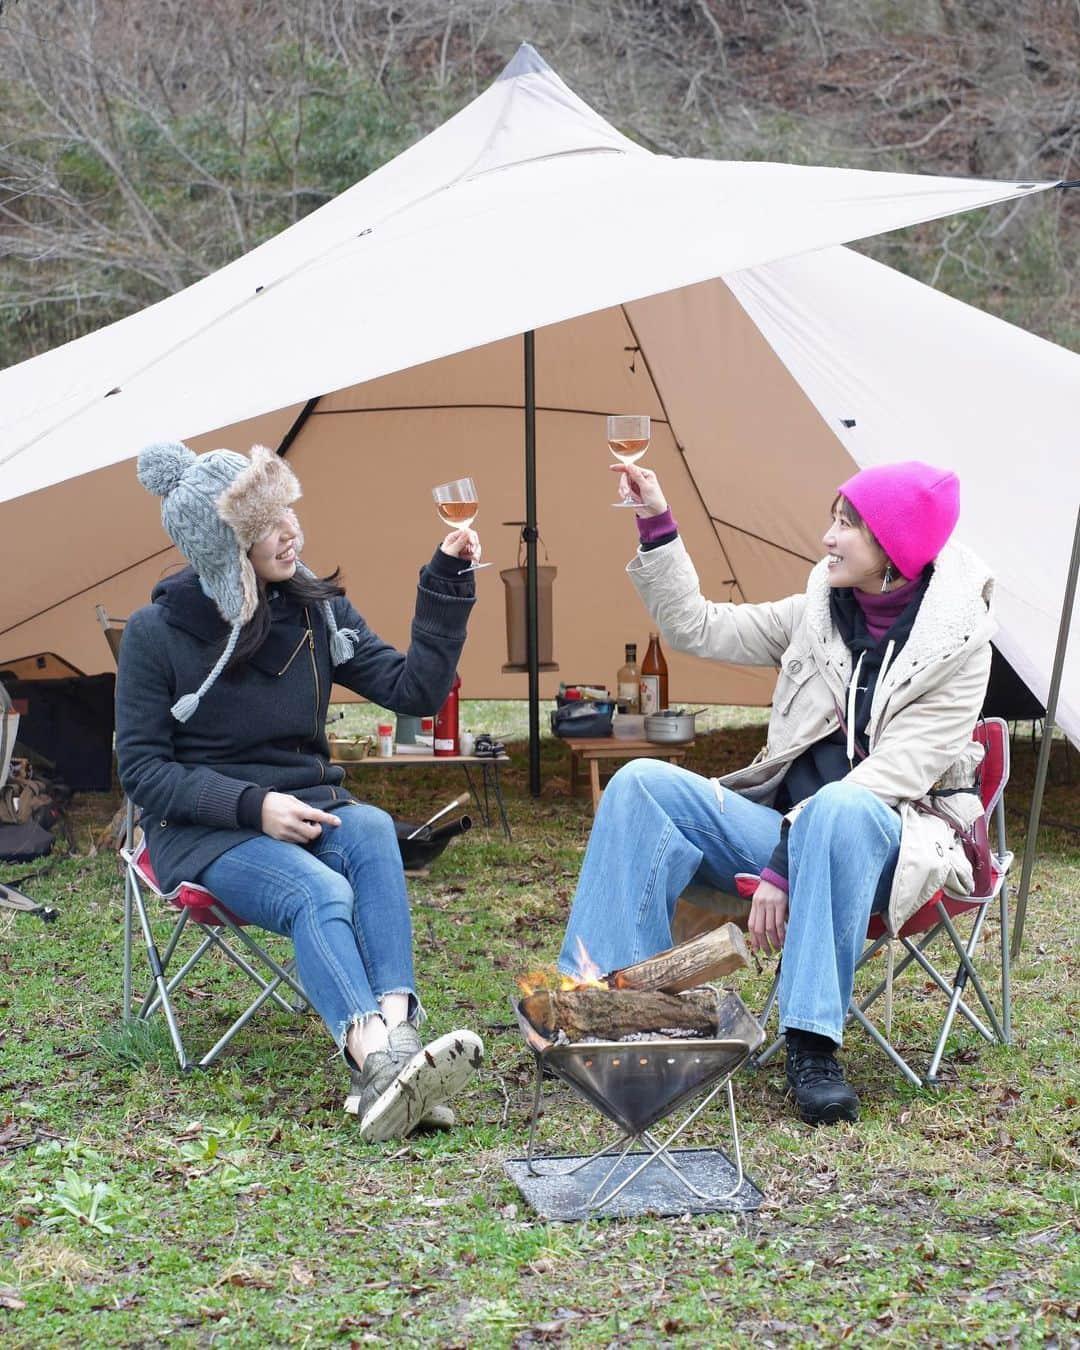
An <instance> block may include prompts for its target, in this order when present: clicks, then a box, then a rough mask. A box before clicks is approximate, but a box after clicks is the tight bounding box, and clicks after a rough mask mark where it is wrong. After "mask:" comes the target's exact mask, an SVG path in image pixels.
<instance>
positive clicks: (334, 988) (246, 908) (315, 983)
mask: <svg viewBox="0 0 1080 1350" xmlns="http://www.w3.org/2000/svg"><path fill="white" fill-rule="evenodd" d="M334 812H335V814H336V815H338V816H339V817H340V819H341V824H340V825H338V826H324V827H323V832H322V834H321V835H320V836H319V837H318V838H317V839H315V840H314V841H313V842H312V843H310V844H307V845H304V844H287V843H285V842H283V841H282V840H280V839H271V838H270V836H269V835H260V836H259V838H258V839H248V840H246V841H245V842H244V843H242V844H237V845H236V847H235V848H231V849H229V851H228V852H227V853H223V854H222V855H221V857H220V858H215V859H214V861H213V862H212V863H211V864H210V865H209V867H205V868H204V869H203V873H202V876H201V877H199V882H200V883H201V884H202V885H203V886H205V887H207V889H208V890H211V891H213V893H214V894H215V895H216V896H217V898H218V899H219V900H220V901H221V903H222V904H223V905H224V906H225V908H226V909H228V910H230V911H231V912H232V913H233V914H235V915H236V917H237V918H239V919H244V920H245V921H246V922H248V923H252V924H257V925H258V926H259V927H260V928H266V929H269V930H270V932H272V933H281V934H283V935H284V936H285V937H288V938H291V939H292V944H293V950H294V951H295V953H296V973H297V975H298V977H299V980H300V983H301V984H302V985H303V987H304V992H305V993H306V994H307V997H308V1000H309V1002H310V1003H311V1005H312V1007H313V1008H314V1009H315V1011H316V1012H317V1013H318V1014H319V1016H320V1017H321V1018H322V1020H323V1021H324V1022H325V1023H326V1025H327V1028H328V1029H329V1031H330V1034H331V1036H333V1038H334V1040H335V1041H336V1043H337V1045H338V1046H339V1047H341V1048H343V1047H344V1044H345V1036H346V1034H347V1033H348V1031H349V1028H350V1027H351V1026H353V1025H354V1024H359V1023H362V1022H363V1021H364V1020H365V1019H366V1018H368V1017H370V1016H372V1015H373V1014H375V1013H377V1012H378V1011H379V999H380V998H381V997H382V996H383V995H384V994H408V995H409V996H410V998H409V1020H410V1021H412V1022H415V1021H417V1020H418V1019H419V1017H420V1015H421V1012H420V1006H419V1003H418V1002H417V999H416V995H415V993H414V983H415V982H414V978H413V963H412V921H411V919H410V917H409V899H408V894H407V892H406V889H405V875H404V872H403V870H402V865H401V853H400V851H399V849H398V843H397V835H396V833H395V831H394V822H393V821H392V820H391V819H390V817H389V816H388V815H387V814H386V812H385V811H380V810H378V809H377V808H376V807H374V806H363V805H341V804H337V805H335V807H334Z"/></svg>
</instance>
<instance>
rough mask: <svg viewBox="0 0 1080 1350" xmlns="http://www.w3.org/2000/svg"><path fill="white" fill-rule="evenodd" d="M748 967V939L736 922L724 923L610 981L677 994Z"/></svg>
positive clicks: (617, 985) (625, 969) (628, 968)
mask: <svg viewBox="0 0 1080 1350" xmlns="http://www.w3.org/2000/svg"><path fill="white" fill-rule="evenodd" d="M749 964H750V953H749V952H748V951H747V949H746V939H745V938H744V937H743V935H742V933H741V932H740V931H739V929H738V928H736V926H735V925H734V924H733V923H725V924H723V925H722V926H721V927H720V928H713V929H710V930H709V932H707V933H702V934H701V935H700V936H699V937H696V938H694V939H692V941H690V942H684V943H682V944H681V945H680V946H678V947H671V948H669V949H668V950H667V951H666V952H660V953H659V954H658V955H656V956H650V957H649V959H648V960H647V961H639V962H638V963H637V965H634V966H624V967H623V969H622V970H616V971H613V972H612V973H611V974H610V975H609V976H608V977H607V980H608V983H609V984H611V985H613V986H614V987H615V988H617V989H662V990H663V991H664V992H665V993H668V994H675V993H679V992H680V991H681V990H683V989H693V988H695V987H696V986H697V985H700V984H707V983H708V982H709V980H716V979H719V978H720V976H721V975H730V974H731V972H732V971H733V970H741V969H742V968H743V967H744V966H748V965H749Z"/></svg>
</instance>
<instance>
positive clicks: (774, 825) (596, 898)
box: [559, 759, 900, 1045]
mask: <svg viewBox="0 0 1080 1350" xmlns="http://www.w3.org/2000/svg"><path fill="white" fill-rule="evenodd" d="M782 819H783V818H782V816H781V814H780V812H779V811H774V810H773V809H772V808H771V807H768V806H762V805H760V804H759V803H757V802H752V801H748V800H747V799H746V798H745V797H741V796H739V794H738V793H736V792H732V791H729V790H728V789H726V788H721V787H720V786H719V785H718V784H717V783H715V782H714V781H713V780H712V779H708V778H703V777H701V775H700V774H695V773H691V772H689V771H688V770H686V769H681V768H678V767H676V766H674V765H671V764H667V763H665V762H664V761H662V760H654V759H638V760H632V761H631V762H630V763H629V764H627V765H626V766H625V767H624V768H622V769H620V770H619V772H618V773H617V774H615V776H614V777H613V778H612V780H611V782H610V783H609V785H608V787H607V789H606V791H605V792H604V795H603V797H602V798H601V800H600V808H599V810H598V811H597V813H596V820H595V822H594V823H593V829H592V834H591V835H590V837H589V845H588V848H587V849H586V851H585V861H584V864H583V865H582V869H581V876H580V878H579V880H578V887H577V892H576V894H575V896H574V904H573V908H572V910H571V912H570V922H569V924H568V925H567V930H566V937H565V939H564V941H563V947H562V951H561V953H560V954H559V969H560V970H561V971H562V972H563V973H564V974H568V975H576V974H577V973H578V972H579V970H580V966H581V960H582V956H581V951H580V947H579V943H580V944H581V946H583V947H584V948H585V951H586V952H587V954H588V957H589V958H590V959H591V960H592V961H593V962H595V963H596V965H597V966H599V967H600V969H601V971H609V970H617V969H619V968H620V967H622V966H628V965H633V964H634V962H636V961H641V960H644V959H645V958H646V957H648V956H654V955H655V954H656V953H657V952H660V951H663V950H665V949H666V948H667V947H670V946H671V918H672V915H673V913H674V911H675V902H676V901H677V900H678V898H679V896H680V895H681V894H682V892H683V891H684V890H685V889H686V887H687V886H688V885H689V884H690V883H691V882H692V881H693V882H700V883H702V884H704V885H707V886H713V887H716V888H718V889H720V890H723V891H726V892H728V893H730V894H734V893H735V882H734V877H735V873H736V872H753V873H759V872H760V871H761V869H762V868H763V867H765V866H766V865H767V863H768V861H769V858H770V856H771V854H772V851H773V849H774V848H775V846H776V844H777V841H778V840H779V838H780V825H781V821H782ZM899 847H900V817H899V815H898V814H897V813H896V812H895V811H894V810H893V809H892V808H891V807H889V806H886V805H885V803H884V802H882V801H881V800H880V799H879V798H877V797H875V796H874V795H873V793H871V792H869V791H867V789H865V788H861V787H856V786H853V785H851V784H848V783H845V782H843V781H841V782H837V783H827V784H826V785H825V786H824V787H823V788H821V789H820V790H819V791H818V792H817V793H815V794H814V796H813V797H811V798H810V800H809V801H808V802H807V804H806V805H805V806H804V808H803V810H802V811H801V812H800V813H799V815H798V817H797V818H796V820H795V823H794V824H793V825H792V826H791V830H790V832H789V835H788V863H789V876H788V883H789V886H790V892H789V897H788V923H787V936H786V938H785V941H784V959H783V963H782V966H781V973H780V991H779V1003H780V1022H781V1025H782V1026H783V1027H785V1028H795V1027H798V1028H801V1029H802V1030H804V1031H813V1032H817V1033H818V1034H819V1035H822V1036H828V1037H829V1038H830V1039H831V1040H833V1041H835V1042H836V1043H837V1044H838V1045H839V1044H840V1043H841V1042H842V1040H843V1030H844V1017H845V1014H846V1012H847V1007H848V1003H849V1002H850V999H851V991H852V988H853V987H854V982H855V963H856V961H857V960H858V957H859V955H860V954H861V952H862V948H863V942H864V939H865V937H866V927H867V923H868V921H869V918H870V914H871V913H872V912H874V911H878V910H881V909H884V908H885V906H886V905H887V903H888V897H889V890H890V887H891V884H892V874H893V870H894V868H895V866H896V859H897V855H898V852H899Z"/></svg>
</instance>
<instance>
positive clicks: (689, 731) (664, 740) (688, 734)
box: [645, 708, 701, 745]
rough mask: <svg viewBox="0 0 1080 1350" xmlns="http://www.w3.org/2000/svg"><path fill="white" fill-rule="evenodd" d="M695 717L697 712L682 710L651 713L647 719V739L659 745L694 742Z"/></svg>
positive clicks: (674, 709) (670, 709) (675, 709)
mask: <svg viewBox="0 0 1080 1350" xmlns="http://www.w3.org/2000/svg"><path fill="white" fill-rule="evenodd" d="M700 711H701V709H698V712H700ZM695 717H697V712H684V711H683V710H682V709H681V708H665V709H664V711H663V712H658V713H649V715H648V716H647V717H646V718H645V739H646V740H647V741H652V742H653V743H654V744H657V745H678V744H680V743H681V742H683V741H692V740H693V739H694V730H695V724H694V718H695Z"/></svg>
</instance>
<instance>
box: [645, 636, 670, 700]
mask: <svg viewBox="0 0 1080 1350" xmlns="http://www.w3.org/2000/svg"><path fill="white" fill-rule="evenodd" d="M667 706H668V678H667V661H666V660H665V658H664V653H663V652H662V651H661V650H660V634H659V633H650V634H649V650H648V651H647V652H646V653H645V660H644V661H642V663H641V711H642V712H643V713H644V714H645V715H646V716H648V715H649V714H650V713H658V712H662V711H663V710H664V709H665V708H666V707H667Z"/></svg>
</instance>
